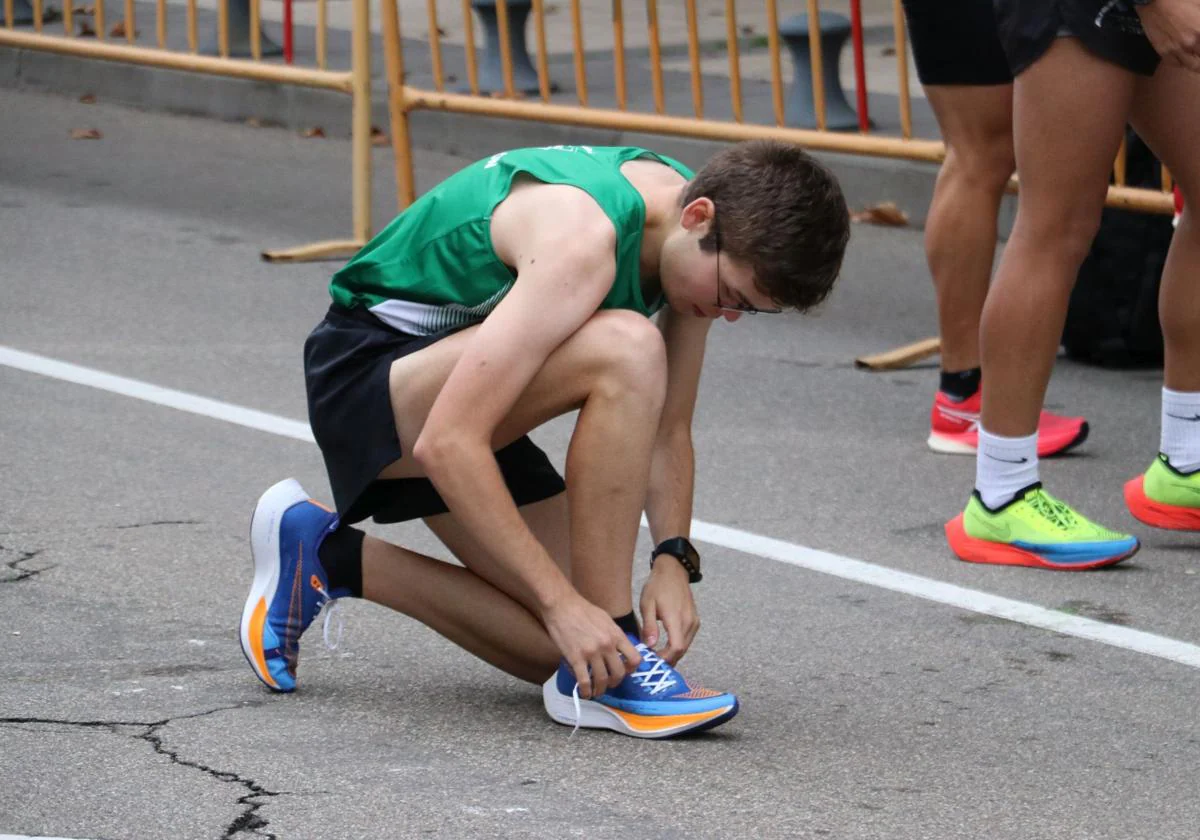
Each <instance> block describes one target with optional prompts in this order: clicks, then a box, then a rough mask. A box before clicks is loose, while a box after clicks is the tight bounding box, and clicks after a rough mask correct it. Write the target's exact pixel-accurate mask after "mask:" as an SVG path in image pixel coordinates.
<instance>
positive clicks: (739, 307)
mask: <svg viewBox="0 0 1200 840" xmlns="http://www.w3.org/2000/svg"><path fill="white" fill-rule="evenodd" d="M713 239H714V240H716V245H717V309H719V310H721V311H722V312H740V313H743V314H746V315H779V314H780V313H782V312H783V310H782V309H777V308H774V307H773V308H771V309H759V308H758V307H757V306H752V305H751V304H749V303H743V302H741V301H734V302H733V303H732V304H730V305H729V306H726V305H725V304H723V303H721V228H720V227H718V226H717V220H716V217H715V216H714V217H713Z"/></svg>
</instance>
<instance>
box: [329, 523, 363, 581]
mask: <svg viewBox="0 0 1200 840" xmlns="http://www.w3.org/2000/svg"><path fill="white" fill-rule="evenodd" d="M365 536H366V534H364V533H363V532H362V531H360V530H358V529H357V528H350V527H346V526H343V527H341V528H338V529H337V530H336V531H334V532H333V533H332V534H329V535H327V536H326V537H325V541H324V542H322V543H321V547H320V548H319V549H317V559H318V560H320V561H321V568H323V569H324V570H325V576H326V577H328V578H329V594H330V595H332V596H334V597H337V598H341V597H345V596H347V595H349V596H350V597H352V598H361V597H362V544H363V537H365Z"/></svg>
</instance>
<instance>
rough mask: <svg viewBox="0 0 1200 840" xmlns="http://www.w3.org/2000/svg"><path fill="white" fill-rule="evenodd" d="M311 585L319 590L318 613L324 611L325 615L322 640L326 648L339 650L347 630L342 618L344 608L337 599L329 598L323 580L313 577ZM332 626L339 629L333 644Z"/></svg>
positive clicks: (322, 625)
mask: <svg viewBox="0 0 1200 840" xmlns="http://www.w3.org/2000/svg"><path fill="white" fill-rule="evenodd" d="M311 583H312V588H313V589H315V590H317V594H318V601H317V613H318V614H320V613H321V612H322V611H324V613H325V620H324V621H323V622H322V623H321V639H322V641H324V642H325V647H326V648H328V649H329V650H337V649H338V645H340V644H341V643H342V634H343V632H345V629H346V622H345V620H344V619H343V617H342V606H341V604H339V603H338V601H337V599H336V598H330V597H329V593H328V592H327V591H326V590H325V587H324V586H322V585H321V580H320V578H318V577H317V576H316V575H313V577H312V581H311ZM326 606H328V609H326ZM314 617H315V616H314ZM331 625H332V626H334V627H336V628H337V635H336V637H335V638H334V640H333V641H332V642H330V641H329V628H330V626H331Z"/></svg>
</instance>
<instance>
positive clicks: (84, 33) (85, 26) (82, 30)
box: [79, 20, 96, 38]
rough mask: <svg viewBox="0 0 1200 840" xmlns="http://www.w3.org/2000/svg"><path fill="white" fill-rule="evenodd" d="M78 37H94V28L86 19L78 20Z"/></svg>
mask: <svg viewBox="0 0 1200 840" xmlns="http://www.w3.org/2000/svg"><path fill="white" fill-rule="evenodd" d="M79 37H80V38H95V37H96V30H95V29H92V25H91V24H90V23H88V22H87V21H86V20H81V21H79Z"/></svg>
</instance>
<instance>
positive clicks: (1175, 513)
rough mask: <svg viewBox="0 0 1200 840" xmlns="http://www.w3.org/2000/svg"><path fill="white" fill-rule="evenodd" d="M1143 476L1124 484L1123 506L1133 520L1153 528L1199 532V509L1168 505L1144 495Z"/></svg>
mask: <svg viewBox="0 0 1200 840" xmlns="http://www.w3.org/2000/svg"><path fill="white" fill-rule="evenodd" d="M1143 478H1144V476H1140V475H1139V476H1137V477H1136V478H1131V479H1130V480H1129V481H1127V482H1125V506H1126V507H1128V508H1129V512H1130V513H1131V514H1133V518H1134V519H1136V520H1138V521H1139V522H1144V523H1146V524H1147V525H1151V526H1153V527H1155V528H1167V529H1170V530H1172V531H1200V508H1189V507H1182V506H1180V505H1168V504H1166V503H1165V502H1156V501H1154V500H1153V499H1151V498H1150V497H1149V496H1147V495H1146V490H1145V488H1144V487H1143V486H1142V479H1143Z"/></svg>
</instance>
